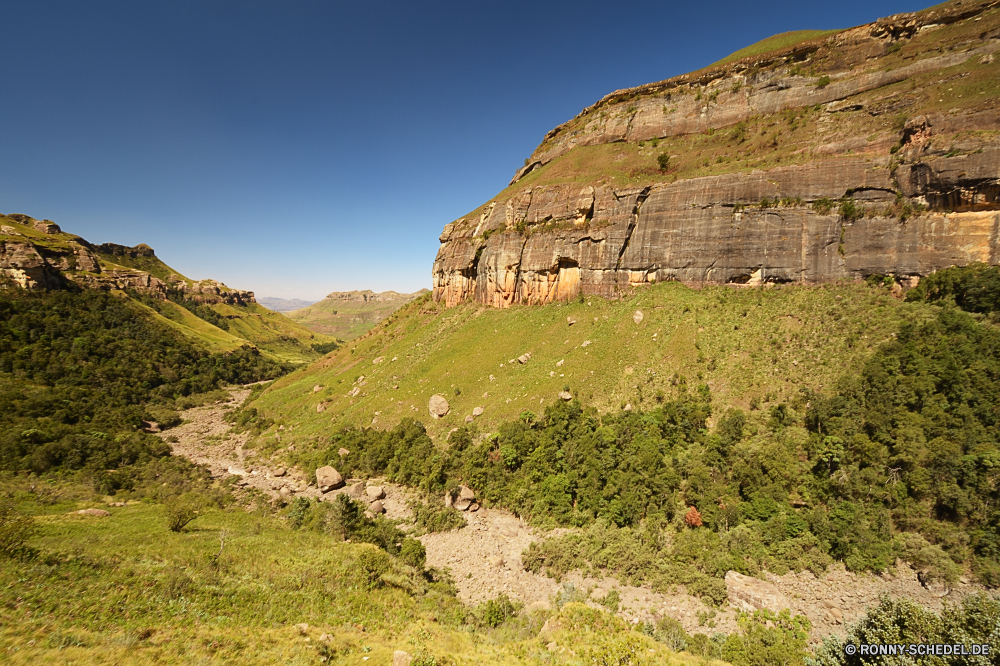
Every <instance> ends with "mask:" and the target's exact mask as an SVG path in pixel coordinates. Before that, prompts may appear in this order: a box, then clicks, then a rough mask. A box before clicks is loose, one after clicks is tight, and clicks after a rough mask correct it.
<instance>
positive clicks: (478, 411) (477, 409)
mask: <svg viewBox="0 0 1000 666" xmlns="http://www.w3.org/2000/svg"><path fill="white" fill-rule="evenodd" d="M484 411H485V410H484V409H483V408H482V407H474V408H473V409H472V415H473V416H482V415H483V412H484Z"/></svg>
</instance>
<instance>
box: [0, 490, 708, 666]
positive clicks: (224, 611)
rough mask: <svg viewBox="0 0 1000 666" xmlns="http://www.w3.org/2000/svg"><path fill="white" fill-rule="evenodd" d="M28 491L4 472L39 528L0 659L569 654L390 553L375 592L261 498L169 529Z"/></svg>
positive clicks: (152, 505) (476, 658)
mask: <svg viewBox="0 0 1000 666" xmlns="http://www.w3.org/2000/svg"><path fill="white" fill-rule="evenodd" d="M30 487H31V490H29V480H26V479H23V478H18V477H11V476H9V475H8V476H3V477H0V489H2V490H3V491H4V494H5V495H8V496H13V497H14V498H15V501H16V502H17V504H18V506H19V507H20V508H21V510H23V511H26V512H28V513H30V514H32V515H34V516H35V522H36V524H37V526H38V530H39V531H38V534H37V536H35V537H34V538H33V539H32V540H31V541H30V544H29V545H30V547H31V548H32V549H33V555H32V556H29V557H27V558H22V559H14V560H8V561H5V562H4V566H3V567H0V627H2V628H0V651H2V652H0V654H3V655H4V660H5V663H10V664H33V663H55V662H58V663H74V664H80V665H85V664H106V663H119V664H148V663H150V662H153V663H161V664H181V663H185V664H187V663H230V662H233V661H239V662H240V663H245V664H273V663H283V664H317V663H321V661H326V662H327V663H337V664H348V663H351V664H353V663H362V657H368V658H369V660H370V662H371V663H375V664H388V663H390V662H391V660H392V654H393V651H394V650H399V649H403V650H406V651H408V652H409V653H410V654H411V655H414V656H417V657H418V658H423V659H424V660H425V661H423V662H421V663H426V664H442V665H443V664H471V663H475V664H485V665H493V664H538V663H555V664H565V663H575V662H574V661H573V660H572V659H571V655H570V654H559V653H555V654H553V653H551V652H549V651H548V650H547V649H546V648H545V644H546V643H545V642H543V641H541V640H540V639H539V638H538V630H539V628H540V627H541V625H542V624H543V623H544V621H545V619H546V618H547V617H548V616H549V615H551V613H548V612H543V613H541V614H534V615H529V614H523V615H522V616H521V617H519V618H516V619H514V620H512V621H508V622H506V623H505V624H502V625H501V626H499V627H497V628H495V629H494V628H491V627H489V626H481V625H478V623H477V622H476V621H475V620H474V619H473V618H472V616H471V615H470V611H469V609H466V608H465V607H463V606H462V605H461V604H460V603H459V602H458V601H457V600H456V599H455V597H454V596H453V595H452V594H450V593H449V592H448V591H447V585H446V584H431V585H426V584H424V585H423V586H420V585H417V586H416V587H415V586H414V585H413V584H412V583H408V582H407V581H408V580H412V576H413V572H412V570H409V572H408V570H407V569H406V567H405V566H403V565H400V564H399V563H396V562H395V561H393V562H394V563H393V564H392V565H391V567H390V570H389V571H387V573H386V574H383V575H382V580H383V581H385V583H384V584H382V585H378V586H375V587H374V588H373V587H372V586H371V585H370V584H369V583H368V582H367V580H368V579H366V578H365V576H364V572H363V571H361V569H362V568H363V567H364V566H365V565H364V562H365V561H366V558H368V557H370V555H369V554H371V553H373V552H376V551H374V549H373V547H372V546H370V545H368V544H355V543H346V542H342V541H339V540H337V539H335V538H333V537H331V536H328V535H325V534H321V533H317V532H314V531H308V530H296V529H292V528H291V527H290V526H289V525H288V523H287V522H286V521H284V520H282V519H281V517H280V516H275V515H271V514H269V512H268V511H267V510H266V508H265V506H266V505H261V506H260V508H259V509H258V510H256V511H250V512H248V511H246V510H244V507H242V506H233V507H231V508H228V509H218V508H216V509H210V510H207V511H204V512H202V513H201V515H199V516H198V518H196V519H195V520H194V522H192V523H190V524H189V525H188V527H187V529H186V530H184V531H182V532H171V531H169V530H168V529H167V526H166V524H167V518H166V507H165V506H164V505H163V504H159V503H156V502H154V501H152V500H148V499H147V500H145V501H142V502H130V503H129V505H128V506H125V507H120V508H111V511H112V516H111V517H106V518H101V517H92V516H86V517H85V516H78V515H69V514H68V512H70V511H74V510H77V509H80V508H87V507H93V506H104V504H103V502H102V501H101V500H100V498H99V497H97V496H95V495H93V494H88V493H87V492H86V491H84V490H82V489H81V487H80V486H76V485H72V484H60V483H57V482H53V481H51V480H50V481H45V480H38V479H32V480H30ZM223 535H224V536H225V544H224V545H223V546H222V548H221V555H220V554H219V553H220V543H221V542H220V537H222V536H223ZM299 623H307V624H308V625H309V629H308V630H307V631H306V636H303V635H301V634H300V632H299V631H298V629H296V628H295V626H294V625H296V624H299ZM553 624H554V627H555V628H554V630H553V632H552V633H550V634H549V635H548V636H547V637H546V639H545V641H551V640H556V641H558V643H559V645H567V646H571V647H572V649H573V650H574V651H575V652H576V654H577V655H583V654H586V655H588V656H592V657H595V658H598V659H605V660H609V661H606V662H598V663H619V662H618V661H610V660H614V659H628V658H631V659H632V661H631V662H630V663H633V664H695V663H705V662H704V661H701V660H698V659H697V658H695V657H693V656H691V655H688V654H678V653H673V652H670V651H669V650H667V649H666V647H665V646H664V645H663V644H662V643H658V642H656V641H654V640H652V639H651V638H648V637H647V636H644V635H641V634H640V633H638V632H636V631H632V630H630V628H629V627H627V626H626V625H625V624H624V622H622V621H621V620H618V619H616V618H613V617H611V616H610V615H609V614H606V613H602V612H599V611H593V610H591V609H586V608H580V607H576V606H572V605H571V606H568V607H566V608H564V609H563V611H562V612H561V613H559V614H558V615H557V616H556V618H555V621H554V623H553ZM324 633H325V634H328V635H329V636H330V637H331V638H330V639H329V640H327V641H322V640H320V637H321V635H322V634H324ZM306 639H308V640H306ZM716 663H718V662H716Z"/></svg>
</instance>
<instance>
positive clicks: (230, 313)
mask: <svg viewBox="0 0 1000 666" xmlns="http://www.w3.org/2000/svg"><path fill="white" fill-rule="evenodd" d="M211 307H212V309H213V310H215V311H216V312H218V313H219V314H221V315H223V316H225V317H227V318H229V332H230V333H232V334H233V335H238V336H239V337H241V338H244V339H246V340H249V341H250V342H252V343H253V344H254V345H255V346H257V347H258V348H259V349H260V350H261V351H264V352H267V353H269V354H271V355H273V356H275V357H277V358H278V359H281V360H283V361H288V362H290V363H295V364H299V363H308V362H310V361H314V360H316V359H317V358H319V356H320V355H319V354H318V353H316V351H314V350H313V348H312V347H311V345H312V344H315V343H323V342H332V341H333V338H332V337H330V336H326V335H323V334H322V333H315V332H313V331H310V330H309V329H308V328H306V327H305V326H303V325H301V324H299V323H297V322H295V321H292V320H290V319H289V318H288V317H286V316H285V315H283V314H281V313H278V312H273V311H271V310H268V309H267V308H265V307H264V306H263V305H260V304H259V303H250V304H249V305H246V306H233V305H226V304H225V303H218V304H216V305H213V306H211Z"/></svg>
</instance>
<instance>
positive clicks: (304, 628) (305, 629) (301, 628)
mask: <svg viewBox="0 0 1000 666" xmlns="http://www.w3.org/2000/svg"><path fill="white" fill-rule="evenodd" d="M295 629H296V630H298V632H299V634H300V635H302V636H305V635H306V634H308V633H309V625H308V624H306V623H305V622H302V623H300V624H297V625H295Z"/></svg>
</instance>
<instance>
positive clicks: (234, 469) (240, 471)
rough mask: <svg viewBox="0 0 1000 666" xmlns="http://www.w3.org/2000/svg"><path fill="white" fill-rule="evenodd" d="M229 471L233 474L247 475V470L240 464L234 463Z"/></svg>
mask: <svg viewBox="0 0 1000 666" xmlns="http://www.w3.org/2000/svg"><path fill="white" fill-rule="evenodd" d="M229 473H230V474H232V475H233V476H246V475H247V471H246V470H245V469H243V468H242V467H240V466H239V465H232V466H230V468H229Z"/></svg>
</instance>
